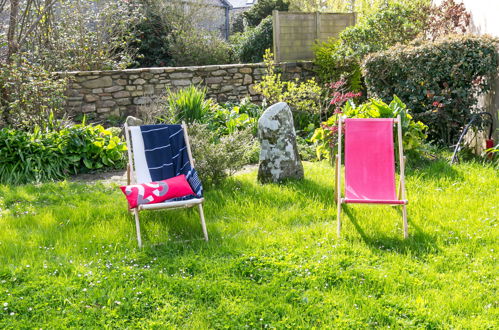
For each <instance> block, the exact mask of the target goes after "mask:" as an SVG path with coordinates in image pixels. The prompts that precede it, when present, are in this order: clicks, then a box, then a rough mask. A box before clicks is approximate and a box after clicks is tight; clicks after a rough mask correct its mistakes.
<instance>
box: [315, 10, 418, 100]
mask: <svg viewBox="0 0 499 330" xmlns="http://www.w3.org/2000/svg"><path fill="white" fill-rule="evenodd" d="M422 6H423V5H422V4H421V3H419V2H416V3H414V4H411V5H407V4H401V3H388V4H387V5H385V6H382V7H381V8H380V9H379V11H376V12H374V13H373V14H370V15H368V16H366V17H365V18H364V19H363V20H362V21H360V22H359V23H357V24H356V25H355V26H352V27H348V28H346V29H345V30H344V31H343V32H341V33H340V36H339V39H331V40H329V41H328V42H323V43H320V44H316V45H315V47H314V53H315V60H314V62H315V65H316V70H317V74H318V76H319V78H320V79H321V80H322V81H325V82H329V81H336V80H339V79H340V78H341V77H344V78H345V79H347V81H348V83H349V87H350V89H351V90H354V91H358V90H360V88H361V75H360V70H359V67H360V61H361V60H362V58H364V57H365V56H366V55H367V54H369V53H372V52H377V51H380V50H385V49H387V48H389V47H391V46H393V45H395V44H397V43H402V44H407V43H408V42H410V41H412V40H413V39H414V38H416V37H417V36H418V35H420V34H421V33H422V32H423V29H424V26H425V22H426V15H425V13H426V11H424V10H422Z"/></svg>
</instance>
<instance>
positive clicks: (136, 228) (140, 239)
mask: <svg viewBox="0 0 499 330" xmlns="http://www.w3.org/2000/svg"><path fill="white" fill-rule="evenodd" d="M133 214H134V215H135V230H136V231H137V242H138V243H139V248H142V237H141V235H140V221H139V210H138V209H137V208H134V209H133Z"/></svg>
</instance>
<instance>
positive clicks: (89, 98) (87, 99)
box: [84, 94, 99, 102]
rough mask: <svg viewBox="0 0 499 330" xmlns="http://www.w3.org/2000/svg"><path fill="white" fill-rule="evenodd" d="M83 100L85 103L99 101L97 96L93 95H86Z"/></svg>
mask: <svg viewBox="0 0 499 330" xmlns="http://www.w3.org/2000/svg"><path fill="white" fill-rule="evenodd" d="M84 99H85V102H95V101H97V100H98V99H99V97H98V96H97V95H94V94H87V95H85V97H84Z"/></svg>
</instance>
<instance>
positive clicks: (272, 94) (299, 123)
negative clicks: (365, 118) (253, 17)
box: [255, 50, 323, 130]
mask: <svg viewBox="0 0 499 330" xmlns="http://www.w3.org/2000/svg"><path fill="white" fill-rule="evenodd" d="M265 64H266V72H265V75H264V76H263V77H262V80H261V81H260V82H258V83H257V84H256V85H255V90H256V91H258V92H259V93H260V94H262V95H263V96H264V97H265V100H266V101H267V103H268V104H274V103H277V102H286V103H287V104H288V105H289V106H290V107H291V109H292V111H293V117H294V121H295V127H296V129H298V130H304V129H306V128H307V127H308V126H309V125H310V124H311V123H312V124H313V123H315V122H316V121H318V120H319V118H320V113H321V112H322V107H323V104H322V100H323V95H322V93H323V90H322V88H321V87H320V86H319V84H317V82H316V81H315V79H314V78H312V79H309V80H308V81H305V82H299V81H298V79H296V80H294V81H283V80H282V79H281V74H280V73H277V71H276V68H275V63H274V60H273V55H272V53H271V52H270V50H267V51H266V53H265Z"/></svg>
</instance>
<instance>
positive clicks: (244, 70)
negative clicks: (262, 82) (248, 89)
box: [239, 68, 253, 73]
mask: <svg viewBox="0 0 499 330" xmlns="http://www.w3.org/2000/svg"><path fill="white" fill-rule="evenodd" d="M252 71H253V70H252V69H251V68H240V69H239V72H241V73H251V72H252Z"/></svg>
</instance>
